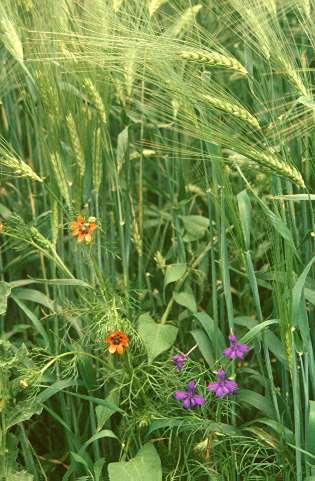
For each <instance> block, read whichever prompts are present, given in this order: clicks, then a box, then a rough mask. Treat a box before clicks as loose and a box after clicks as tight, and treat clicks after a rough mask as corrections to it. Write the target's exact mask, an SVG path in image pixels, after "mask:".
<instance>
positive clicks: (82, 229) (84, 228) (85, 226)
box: [79, 224, 89, 234]
mask: <svg viewBox="0 0 315 481" xmlns="http://www.w3.org/2000/svg"><path fill="white" fill-rule="evenodd" d="M79 230H80V232H82V234H85V233H87V232H89V224H83V225H82V226H80V228H79Z"/></svg>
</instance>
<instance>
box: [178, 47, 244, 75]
mask: <svg viewBox="0 0 315 481" xmlns="http://www.w3.org/2000/svg"><path fill="white" fill-rule="evenodd" d="M178 55H179V57H180V58H182V59H183V60H188V61H191V62H200V63H204V64H206V65H214V66H216V65H221V66H222V67H226V68H230V69H233V70H236V71H237V72H241V73H242V74H244V75H247V73H248V72H247V70H246V68H245V67H243V65H242V64H241V63H240V62H238V61H237V60H236V59H235V58H233V57H227V56H226V55H222V54H220V53H218V52H206V51H204V50H182V51H180V52H179V53H178Z"/></svg>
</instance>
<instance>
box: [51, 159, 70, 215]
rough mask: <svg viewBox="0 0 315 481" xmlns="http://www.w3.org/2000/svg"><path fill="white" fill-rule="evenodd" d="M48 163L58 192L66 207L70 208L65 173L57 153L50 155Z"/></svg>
mask: <svg viewBox="0 0 315 481" xmlns="http://www.w3.org/2000/svg"><path fill="white" fill-rule="evenodd" d="M50 161H51V165H52V168H53V171H54V174H55V177H56V181H57V185H58V188H59V191H60V193H61V195H62V197H63V198H64V200H65V202H66V204H67V206H68V207H70V205H71V201H70V192H69V186H68V182H67V179H66V175H65V171H64V168H63V165H62V162H61V159H60V156H59V154H58V153H57V152H54V153H52V154H51V156H50Z"/></svg>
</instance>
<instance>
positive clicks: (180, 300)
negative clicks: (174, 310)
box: [173, 292, 197, 312]
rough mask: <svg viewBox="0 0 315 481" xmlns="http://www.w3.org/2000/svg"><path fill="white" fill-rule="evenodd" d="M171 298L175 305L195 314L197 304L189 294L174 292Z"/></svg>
mask: <svg viewBox="0 0 315 481" xmlns="http://www.w3.org/2000/svg"><path fill="white" fill-rule="evenodd" d="M173 297H174V299H175V301H176V302H177V304H179V305H180V306H184V307H187V309H189V310H190V311H191V312H197V304H196V301H195V298H194V296H193V294H191V293H190V292H174V294H173Z"/></svg>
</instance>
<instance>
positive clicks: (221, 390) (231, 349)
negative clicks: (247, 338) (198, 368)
mask: <svg viewBox="0 0 315 481" xmlns="http://www.w3.org/2000/svg"><path fill="white" fill-rule="evenodd" d="M229 341H230V345H229V346H228V347H227V348H225V349H224V351H223V355H224V357H226V358H228V359H232V360H234V359H243V358H244V355H245V354H246V352H248V351H249V347H248V346H247V344H241V343H239V342H238V341H237V338H236V336H234V335H231V336H229ZM195 347H197V346H195ZM193 349H194V348H193ZM191 352H192V349H191V350H190V351H189V352H188V353H187V354H183V353H180V354H176V355H175V356H174V357H173V358H172V361H173V363H174V364H175V367H176V369H177V370H178V371H180V370H181V369H183V367H184V364H185V361H186V360H187V358H188V356H189V354H190V353H191ZM214 372H215V374H216V376H217V380H216V381H215V382H210V383H209V384H208V386H207V389H208V391H211V392H213V393H214V394H215V396H216V397H217V398H222V397H224V396H227V395H229V394H234V393H235V392H236V391H237V389H238V385H237V383H236V381H234V380H233V379H229V378H227V377H226V374H225V371H224V369H222V368H221V369H219V370H218V371H214ZM196 386H197V383H196V381H194V380H192V381H190V382H189V383H188V384H187V389H186V391H176V392H175V399H177V400H178V401H182V403H183V408H184V409H189V408H193V407H197V406H202V405H203V404H204V403H205V398H204V397H203V396H201V395H199V394H196V392H195V390H196Z"/></svg>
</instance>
